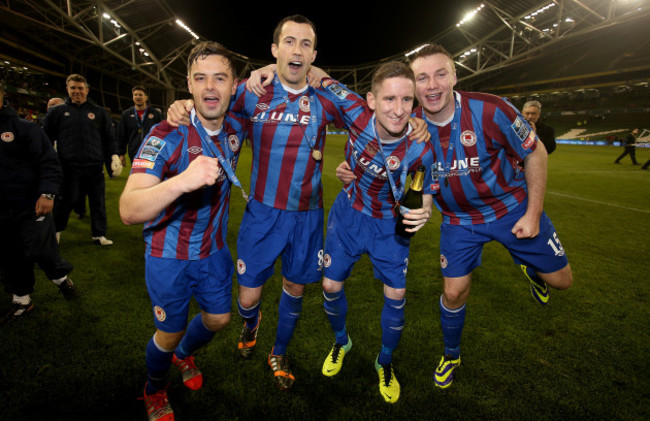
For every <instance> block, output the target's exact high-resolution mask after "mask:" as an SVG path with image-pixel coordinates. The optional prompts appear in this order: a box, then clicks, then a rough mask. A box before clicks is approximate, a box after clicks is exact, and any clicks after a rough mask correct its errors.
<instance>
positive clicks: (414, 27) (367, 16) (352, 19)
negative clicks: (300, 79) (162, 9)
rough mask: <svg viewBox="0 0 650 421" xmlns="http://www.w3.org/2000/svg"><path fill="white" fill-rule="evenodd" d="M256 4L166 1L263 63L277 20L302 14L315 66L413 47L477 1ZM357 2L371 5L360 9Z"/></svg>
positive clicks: (206, 32)
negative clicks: (314, 42)
mask: <svg viewBox="0 0 650 421" xmlns="http://www.w3.org/2000/svg"><path fill="white" fill-rule="evenodd" d="M256 3H257V4H259V3H258V2H249V1H200V0H192V1H188V0H168V4H169V5H170V6H171V8H172V9H173V10H174V11H175V12H176V14H177V15H178V16H179V17H180V18H181V19H183V20H184V21H185V23H186V24H188V25H189V26H190V27H191V28H192V29H193V30H194V31H196V32H198V33H199V35H201V36H203V37H205V38H207V39H210V40H214V41H218V42H221V43H222V44H224V45H225V46H226V47H228V48H229V49H231V50H233V51H236V52H238V53H241V54H244V55H246V56H248V57H249V58H255V59H259V60H268V61H272V60H273V57H272V56H271V43H272V34H273V29H274V28H275V25H276V24H277V22H278V21H279V20H280V19H282V18H283V17H285V16H287V15H292V14H295V13H300V14H303V15H305V16H306V17H308V18H309V19H311V20H312V21H313V22H314V23H315V24H316V28H317V33H318V46H317V50H318V56H317V58H316V64H321V65H346V64H361V63H365V62H370V61H375V60H379V59H382V58H384V57H388V56H391V55H394V54H398V53H400V52H402V51H404V50H409V49H411V48H414V47H417V46H418V45H420V44H421V43H422V42H423V41H424V40H426V39H428V38H431V37H433V36H435V35H436V34H437V33H439V32H441V31H443V30H445V29H447V28H448V27H450V26H452V25H455V24H456V23H457V22H458V21H460V20H461V19H462V18H463V16H464V15H465V13H467V12H468V11H470V10H472V9H473V8H475V7H476V6H477V5H479V4H480V2H479V1H471V0H457V1H448V2H445V3H443V2H433V1H427V0H419V1H414V0H394V1H390V0H389V4H390V7H379V6H378V5H379V4H384V3H385V2H382V1H378V0H375V1H372V2H368V1H364V2H355V1H329V2H326V3H323V2H300V4H306V3H313V4H316V3H318V4H319V6H314V5H312V6H307V5H304V6H300V5H291V6H289V5H285V4H282V3H281V4H278V3H274V2H268V3H267V2H261V4H263V5H264V7H263V8H262V7H260V6H259V5H257V4H256ZM285 3H286V4H289V2H285ZM291 3H296V2H291ZM357 3H366V4H367V3H371V4H374V5H375V6H374V7H371V8H359V6H355V5H356V4H357ZM436 3H437V4H436Z"/></svg>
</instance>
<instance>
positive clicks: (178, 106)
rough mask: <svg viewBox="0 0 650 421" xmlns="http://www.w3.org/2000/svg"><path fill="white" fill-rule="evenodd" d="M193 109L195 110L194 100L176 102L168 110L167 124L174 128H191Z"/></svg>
mask: <svg viewBox="0 0 650 421" xmlns="http://www.w3.org/2000/svg"><path fill="white" fill-rule="evenodd" d="M192 108H194V100H192V99H179V100H177V101H174V102H173V103H172V105H170V106H169V108H168V109H167V123H169V125H170V126H173V127H178V126H189V125H190V112H191V111H192Z"/></svg>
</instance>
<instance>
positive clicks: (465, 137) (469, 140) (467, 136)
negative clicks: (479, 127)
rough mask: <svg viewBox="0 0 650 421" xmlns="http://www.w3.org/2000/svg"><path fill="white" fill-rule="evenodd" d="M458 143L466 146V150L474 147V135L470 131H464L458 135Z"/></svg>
mask: <svg viewBox="0 0 650 421" xmlns="http://www.w3.org/2000/svg"><path fill="white" fill-rule="evenodd" d="M460 143H462V144H463V145H465V146H467V147H468V148H470V147H472V146H474V145H476V133H474V132H473V131H471V130H465V131H464V132H463V133H461V134H460Z"/></svg>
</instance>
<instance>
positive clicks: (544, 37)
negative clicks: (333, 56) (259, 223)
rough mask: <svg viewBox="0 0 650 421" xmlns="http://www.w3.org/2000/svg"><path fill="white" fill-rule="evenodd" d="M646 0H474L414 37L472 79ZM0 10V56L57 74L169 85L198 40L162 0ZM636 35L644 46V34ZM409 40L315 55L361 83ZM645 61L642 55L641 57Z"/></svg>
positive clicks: (641, 15) (589, 31)
mask: <svg viewBox="0 0 650 421" xmlns="http://www.w3.org/2000/svg"><path fill="white" fill-rule="evenodd" d="M647 3H648V2H647V0H645V1H642V0H627V1H622V0H558V1H538V0H518V1H514V2H513V1H511V0H492V1H486V2H483V3H479V4H477V6H476V9H475V10H474V12H473V13H471V14H470V15H468V16H467V17H466V19H464V20H463V21H462V23H461V22H459V23H458V24H457V25H452V26H450V27H448V28H447V29H444V30H441V31H440V32H439V33H438V34H436V35H435V36H433V37H432V38H429V39H422V40H421V44H425V43H427V42H437V43H440V44H442V45H443V46H444V47H445V48H447V50H449V51H450V52H451V53H452V55H453V56H454V57H455V58H456V65H457V69H458V77H459V81H461V82H462V81H467V82H469V83H477V81H480V80H483V79H484V78H486V77H493V75H494V74H495V72H497V73H498V71H499V70H501V69H504V68H509V67H511V66H514V65H517V64H519V63H522V62H530V61H531V60H532V59H534V58H540V57H546V58H547V60H552V57H553V53H554V52H555V51H556V48H557V46H558V45H564V46H566V45H569V46H570V45H571V42H583V41H584V39H585V37H590V36H592V35H595V34H597V33H599V31H603V30H605V29H607V28H613V27H624V26H625V25H627V24H629V23H630V22H638V21H642V22H644V23H645V26H646V27H650V25H648V23H650V7H648V4H647ZM0 12H1V13H0V25H1V26H2V32H1V33H0V44H3V53H0V59H5V60H8V59H9V58H12V59H16V57H19V62H20V64H22V65H25V67H29V68H30V69H32V70H34V71H43V72H48V73H51V74H56V75H65V74H67V73H69V72H70V70H71V69H72V68H82V69H93V70H95V71H98V72H101V73H102V74H103V75H106V76H108V77H109V78H114V79H116V80H119V81H122V82H124V83H126V84H129V85H132V84H136V83H139V84H145V85H147V86H149V87H158V88H164V89H165V90H168V91H174V92H176V91H183V90H185V88H186V87H185V81H184V80H185V60H186V57H187V54H188V52H189V50H190V49H191V48H192V46H193V45H194V44H195V43H196V42H197V40H202V39H205V38H204V34H201V33H196V32H195V31H194V29H192V28H190V27H189V26H188V25H187V23H184V22H182V21H181V20H180V19H179V18H177V16H176V15H175V13H174V11H173V10H172V8H171V7H170V5H169V4H168V2H166V1H165V0H137V1H136V0H95V1H89V0H85V1H84V0H38V1H37V0H0ZM323 13H327V11H323ZM414 13H416V11H414ZM333 24H335V23H333ZM411 30H412V31H413V29H411ZM613 36H614V37H615V35H613ZM639 38H641V39H639V41H640V44H641V45H642V46H643V45H644V46H645V47H646V49H645V51H646V52H647V51H648V48H647V47H648V44H647V42H648V41H647V39H648V37H645V38H642V37H639ZM615 41H617V40H616V39H615ZM4 46H6V47H7V48H4ZM230 47H231V48H232V49H235V50H236V48H237V47H236V46H230ZM416 47H418V45H413V46H411V47H408V49H405V50H404V51H403V52H401V53H399V54H395V55H393V56H390V57H384V58H382V59H381V60H377V61H374V62H367V63H357V64H354V65H350V66H328V65H327V64H328V63H321V62H319V63H320V66H321V67H323V68H325V69H326V70H328V71H329V72H330V73H331V74H332V75H333V76H334V77H336V78H338V79H340V80H341V81H343V82H344V83H347V84H348V85H350V86H351V87H352V88H353V89H355V90H357V91H358V92H365V91H364V89H367V86H368V85H369V77H370V74H371V73H372V71H373V70H374V69H375V68H376V66H377V65H379V64H380V63H381V62H383V61H386V60H391V59H400V60H403V59H405V56H406V55H407V54H408V53H409V51H411V50H413V49H415V48H416ZM4 51H7V52H8V54H5V53H4ZM235 52H236V53H237V51H235ZM619 53H620V51H619ZM10 55H11V57H9V56H10ZM644 55H645V56H649V55H648V54H647V53H646V54H644ZM20 57H22V61H21V59H20ZM238 58H239V60H240V61H241V65H240V66H239V67H240V70H241V74H242V75H246V74H248V72H249V71H250V69H251V68H256V67H258V66H261V65H263V64H266V63H267V62H268V59H261V58H256V57H253V58H248V57H246V56H244V55H243V54H238ZM648 61H650V59H647V58H646V62H645V63H642V64H640V65H641V67H643V66H645V65H647V64H648ZM68 62H69V63H68ZM70 63H71V64H70ZM591 70H592V71H599V70H601V69H591ZM105 89H106V88H105ZM108 89H110V88H108Z"/></svg>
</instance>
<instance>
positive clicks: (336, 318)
mask: <svg viewBox="0 0 650 421" xmlns="http://www.w3.org/2000/svg"><path fill="white" fill-rule="evenodd" d="M323 296H324V297H325V300H324V301H323V306H324V307H325V314H327V319H328V320H329V322H330V326H332V330H333V331H334V337H335V338H336V343H339V344H341V345H347V343H348V331H347V329H346V327H345V319H346V317H347V315H348V300H347V298H346V296H345V290H344V289H343V288H341V290H340V291H337V292H325V291H323Z"/></svg>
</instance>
